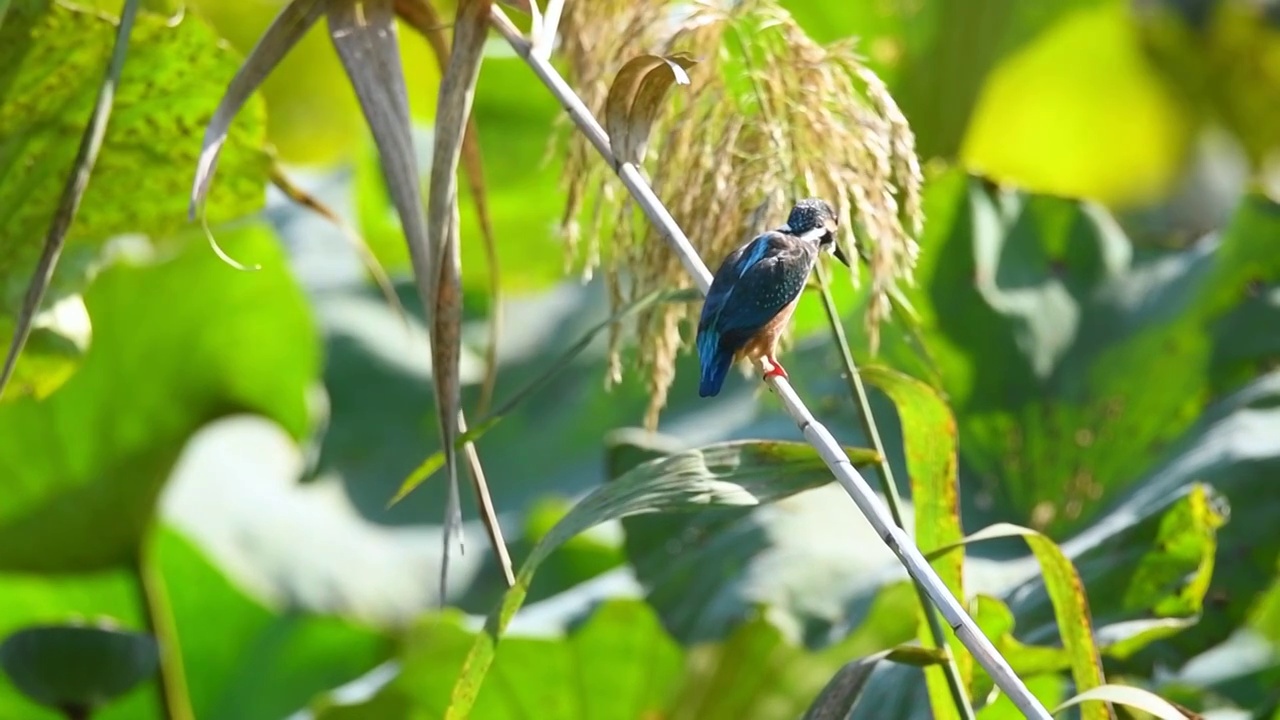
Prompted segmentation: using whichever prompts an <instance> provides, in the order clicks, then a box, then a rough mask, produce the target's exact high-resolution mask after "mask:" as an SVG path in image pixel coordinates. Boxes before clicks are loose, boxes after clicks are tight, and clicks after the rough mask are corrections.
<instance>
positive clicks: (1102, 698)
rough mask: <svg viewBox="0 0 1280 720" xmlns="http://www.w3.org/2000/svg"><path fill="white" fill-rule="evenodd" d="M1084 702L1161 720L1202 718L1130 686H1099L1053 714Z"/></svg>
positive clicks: (1064, 704)
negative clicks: (1123, 708) (1112, 705)
mask: <svg viewBox="0 0 1280 720" xmlns="http://www.w3.org/2000/svg"><path fill="white" fill-rule="evenodd" d="M1083 702H1109V703H1115V704H1116V705H1125V706H1128V707H1131V708H1134V709H1136V710H1141V711H1142V712H1144V713H1147V714H1148V715H1153V716H1155V717H1157V718H1159V719H1160V720H1187V718H1198V717H1200V716H1199V715H1196V714H1194V713H1191V712H1184V711H1183V710H1181V709H1179V708H1178V707H1177V706H1175V705H1174V704H1173V703H1171V702H1169V701H1168V700H1165V699H1164V698H1162V697H1160V696H1159V695H1156V694H1155V693H1153V692H1151V691H1149V690H1143V689H1142V688H1136V687H1130V686H1128V685H1099V686H1098V687H1096V688H1093V689H1091V690H1086V691H1085V692H1082V693H1080V694H1079V695H1076V696H1075V697H1073V698H1071V699H1070V700H1068V701H1066V702H1064V703H1062V704H1061V705H1059V706H1058V707H1056V708H1054V709H1053V714H1054V715H1057V714H1058V713H1060V712H1062V711H1063V710H1066V709H1067V708H1069V707H1072V706H1074V705H1079V704H1081V703H1083Z"/></svg>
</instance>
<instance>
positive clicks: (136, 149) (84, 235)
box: [0, 0, 267, 279]
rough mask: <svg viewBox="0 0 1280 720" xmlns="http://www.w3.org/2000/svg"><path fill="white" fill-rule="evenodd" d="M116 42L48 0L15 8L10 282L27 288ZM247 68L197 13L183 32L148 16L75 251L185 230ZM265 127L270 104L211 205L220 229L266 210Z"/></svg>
mask: <svg viewBox="0 0 1280 720" xmlns="http://www.w3.org/2000/svg"><path fill="white" fill-rule="evenodd" d="M113 33H114V24H113V23H112V22H110V21H108V20H107V19H106V18H104V17H102V16H101V15H99V14H97V13H94V12H83V11H79V10H74V9H71V8H69V7H68V6H67V5H65V4H62V3H57V2H47V1H46V0H25V1H24V2H20V3H18V4H16V5H14V7H13V9H12V10H11V11H10V13H9V16H8V18H7V19H6V20H5V23H4V25H3V27H0V88H3V94H0V138H4V141H3V142H0V237H5V238H15V239H19V240H21V241H20V242H6V243H4V245H3V248H2V249H0V277H5V278H9V277H12V276H13V274H14V273H15V272H17V273H18V274H20V275H22V276H23V277H24V279H25V275H26V273H27V272H29V271H30V268H31V267H33V266H34V264H35V258H36V256H37V255H38V254H39V251H40V240H41V238H42V237H43V236H44V230H45V229H46V228H47V227H48V224H49V218H50V217H52V215H53V209H54V208H55V207H56V206H57V202H58V195H59V193H60V192H61V190H62V183H63V180H64V179H65V178H66V177H67V170H68V168H70V166H71V162H72V160H73V158H74V157H75V153H76V147H77V143H78V141H79V138H80V132H81V131H82V130H83V128H84V123H85V120H86V119H87V118H88V117H89V111H90V110H91V108H92V106H93V102H94V98H95V95H96V92H97V80H98V79H100V78H101V67H102V65H103V63H104V62H105V60H106V58H107V57H108V55H109V54H110V52H111V43H112V40H113ZM237 63H238V61H237V59H236V58H235V56H234V55H232V54H231V53H230V52H228V51H227V49H226V48H225V47H224V46H222V44H221V42H220V41H219V39H218V36H217V35H215V34H214V33H213V31H212V30H210V29H209V27H208V26H206V25H204V24H203V23H202V22H201V21H200V20H199V18H197V17H195V16H194V15H192V14H191V13H187V14H186V15H185V16H184V17H183V19H182V21H181V22H179V23H177V24H175V25H170V24H169V23H168V22H167V21H166V19H165V18H163V17H160V16H156V15H150V14H146V13H144V14H142V15H141V16H139V18H138V20H137V24H136V26H135V27H134V31H133V35H132V36H131V38H130V43H129V58H128V62H126V63H125V66H124V72H123V74H122V76H121V79H120V85H119V87H118V88H117V90H116V97H115V104H116V111H115V112H114V113H113V114H112V118H111V124H110V126H109V127H108V129H107V135H106V139H105V141H104V143H103V146H102V152H101V154H100V156H99V158H98V162H97V166H96V168H95V170H94V175H93V178H92V179H91V181H90V183H89V187H88V190H87V191H86V192H85V196H84V201H83V203H82V205H81V206H80V211H79V213H78V215H77V219H76V222H75V224H74V225H73V227H72V228H71V231H70V233H69V234H68V236H67V241H68V245H69V247H74V246H76V245H77V244H91V243H101V242H102V241H104V240H106V239H108V238H109V237H111V236H113V235H117V234H120V233H128V232H141V233H147V234H151V235H167V234H170V233H172V232H174V231H176V230H178V229H179V228H182V227H183V226H184V225H185V224H186V223H187V207H186V188H187V185H188V183H189V182H190V174H189V173H190V168H192V167H194V166H195V162H196V157H197V154H198V153H199V150H200V141H199V137H200V132H201V129H202V128H203V126H204V123H205V121H206V120H207V119H208V118H209V116H210V115H212V113H213V110H214V108H215V107H216V106H217V104H218V99H219V97H220V96H221V90H222V87H223V86H224V85H225V84H226V81H227V80H228V79H229V78H230V77H231V75H232V74H233V73H234V72H235V70H236V66H237ZM82 79H83V81H82ZM263 123H264V118H263V108H262V104H261V103H260V102H252V103H250V105H249V108H248V109H247V110H246V112H245V113H244V115H242V117H241V121H240V122H238V123H236V126H235V128H234V129H233V130H232V132H231V137H230V139H229V141H228V143H227V149H226V151H225V152H224V156H223V160H222V163H221V170H220V173H219V183H218V187H217V188H215V190H214V192H213V193H212V195H211V198H210V204H209V218H210V220H211V221H212V222H218V221H222V220H227V219H231V218H235V217H240V216H242V215H246V214H249V213H252V212H255V211H256V210H258V209H259V208H261V207H262V204H263V201H264V199H265V183H266V178H267V159H266V155H265V154H264V153H263V152H262V149H261V148H262V143H263V132H264V129H263V128H264V126H263ZM139 198H146V199H147V201H146V202H138V199H139Z"/></svg>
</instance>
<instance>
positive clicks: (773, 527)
mask: <svg viewBox="0 0 1280 720" xmlns="http://www.w3.org/2000/svg"><path fill="white" fill-rule="evenodd" d="M605 445H606V454H605V465H606V467H607V468H608V469H609V475H610V477H612V478H619V477H627V475H626V474H625V473H627V472H628V471H633V468H635V467H636V466H637V465H639V464H640V463H643V462H645V461H649V460H652V458H655V457H660V456H663V455H670V454H672V453H675V452H676V450H677V448H680V447H682V444H681V443H679V442H678V441H677V440H676V439H675V438H670V437H667V436H662V435H654V434H652V433H648V432H646V431H644V430H641V429H638V428H624V429H621V430H615V431H613V432H611V433H610V434H609V435H608V436H607V438H606V441H605ZM850 453H851V455H853V454H855V453H857V455H855V457H857V460H858V461H860V462H870V461H871V460H873V457H872V455H871V454H870V453H869V452H867V451H850ZM615 482H616V480H615ZM841 498H847V496H845V495H844V494H843V490H841V489H840V488H839V487H838V486H836V485H834V484H830V485H825V486H823V487H821V488H816V489H814V490H811V491H809V492H805V493H803V494H801V495H798V496H796V497H791V498H786V499H782V500H779V501H778V502H777V503H775V504H772V505H769V506H767V507H719V508H707V509H705V510H703V511H701V512H698V513H673V514H668V515H655V514H645V515H635V516H631V517H627V518H624V519H623V520H622V527H623V530H624V532H625V547H626V553H627V557H628V559H629V560H630V562H631V566H632V568H633V570H634V572H635V575H636V578H637V579H638V580H639V581H640V583H641V584H642V585H643V586H644V588H645V599H646V600H647V601H648V602H649V603H651V604H652V605H653V606H654V607H655V608H656V609H657V610H658V612H659V614H660V615H661V616H662V620H663V624H664V626H666V628H667V629H668V631H669V632H671V633H672V634H673V635H674V636H675V637H676V638H677V639H678V640H680V642H681V643H684V644H691V643H697V642H706V641H711V640H719V639H722V638H723V637H724V636H725V635H726V634H727V633H729V632H730V631H731V629H732V628H733V627H734V626H736V625H737V624H738V623H739V622H741V621H742V620H743V618H745V617H750V616H751V615H752V614H753V613H754V612H755V608H756V607H757V606H758V605H759V604H767V605H768V606H769V608H770V613H771V615H770V616H771V618H772V619H773V621H774V622H775V623H777V624H778V625H779V626H780V627H783V628H784V629H785V630H787V632H788V633H790V634H791V635H792V636H793V637H794V636H801V637H804V638H805V640H806V643H807V644H810V645H814V646H816V645H826V644H829V643H830V642H831V639H832V638H831V636H834V635H835V633H837V632H841V630H842V629H844V628H845V626H846V624H848V623H855V622H860V623H861V625H862V626H863V627H866V626H869V625H870V624H871V618H867V619H863V618H862V617H861V613H862V612H871V610H870V609H868V607H866V606H867V605H871V606H872V607H874V604H875V603H876V602H877V601H878V600H880V596H882V595H885V593H883V592H882V591H881V585H882V584H883V582H884V579H883V577H882V576H880V575H877V573H878V572H881V571H882V565H881V563H890V562H892V556H891V555H890V554H889V551H887V550H884V551H881V550H880V549H879V546H876V545H872V543H875V542H876V536H875V533H874V531H872V530H871V529H870V528H869V526H866V525H863V524H860V523H852V522H850V516H849V515H848V508H847V507H845V506H844V505H843V504H842V503H841ZM868 546H870V547H875V548H876V549H875V550H871V549H870V547H868ZM894 579H897V578H894ZM893 597H894V599H895V604H894V605H893V606H892V607H891V608H888V609H887V610H886V612H884V613H882V614H878V615H876V617H875V620H877V621H879V622H878V624H877V625H875V627H874V632H875V634H876V635H877V636H878V637H879V638H880V640H881V642H879V643H872V645H871V646H870V648H869V651H874V650H878V649H881V648H883V647H885V646H886V645H892V644H897V643H901V642H906V641H907V640H908V639H909V638H910V637H912V635H913V634H914V632H915V618H914V617H913V616H912V614H911V610H910V608H911V607H912V604H913V603H914V600H912V599H910V598H909V597H908V598H905V599H904V598H903V596H899V595H896V594H895V595H894V596H893ZM897 601H901V602H897ZM837 637H838V636H837ZM824 639H825V640H824ZM861 649H863V650H867V649H868V648H867V647H866V646H863V647H862V648H861Z"/></svg>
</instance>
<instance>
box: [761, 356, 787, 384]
mask: <svg viewBox="0 0 1280 720" xmlns="http://www.w3.org/2000/svg"><path fill="white" fill-rule="evenodd" d="M765 362H767V363H768V364H769V367H768V369H766V370H765V371H764V379H765V380H768V379H769V378H771V377H780V378H785V377H788V375H787V371H786V370H785V369H784V368H783V367H782V364H781V363H779V362H778V361H777V359H776V358H772V357H766V358H765Z"/></svg>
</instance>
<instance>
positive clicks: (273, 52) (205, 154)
mask: <svg viewBox="0 0 1280 720" xmlns="http://www.w3.org/2000/svg"><path fill="white" fill-rule="evenodd" d="M324 9H325V8H324V3H322V2H321V0H294V1H293V2H291V3H289V4H288V5H286V6H285V7H284V9H283V10H281V11H280V14H279V15H277V16H276V18H275V19H274V20H272V21H271V25H269V26H268V27H267V30H266V32H264V33H263V34H262V38H261V39H259V40H258V42H257V44H256V45H254V46H253V49H252V50H250V51H249V56H248V57H247V58H245V61H244V64H243V65H241V66H240V69H239V70H238V71H236V74H235V77H233V78H231V82H230V83H229V84H228V85H227V92H226V94H224V95H223V96H222V101H221V102H219V103H218V109H217V110H215V111H214V113H213V117H212V118H211V119H210V120H209V125H208V127H206V128H205V131H204V142H203V143H201V146H200V161H199V163H198V164H197V165H196V176H195V181H194V182H193V184H192V186H191V208H190V210H189V213H190V216H191V217H192V218H195V217H196V216H197V215H198V214H199V213H200V210H201V208H202V207H203V205H204V201H205V197H206V196H207V195H208V194H209V184H210V183H211V182H212V181H213V173H214V170H215V169H216V168H217V166H218V154H219V153H221V152H222V145H223V143H225V142H226V141H227V132H228V131H229V130H230V129H231V122H232V121H233V120H235V117H236V115H237V114H239V113H240V109H241V108H243V107H244V104H245V103H246V102H248V101H249V98H250V97H252V96H253V93H254V91H256V90H257V89H258V86H259V85H261V84H262V81H263V80H265V79H266V78H267V76H268V75H270V74H271V71H272V70H274V69H275V68H276V66H277V65H279V64H280V61H281V60H283V59H284V56H285V55H287V54H288V53H289V50H290V49H292V48H293V46H294V45H296V44H297V43H298V41H299V40H301V39H302V36H303V35H306V33H307V30H309V29H310V28H311V26H312V25H314V24H315V23H316V20H319V19H320V16H321V15H323V14H324Z"/></svg>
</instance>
